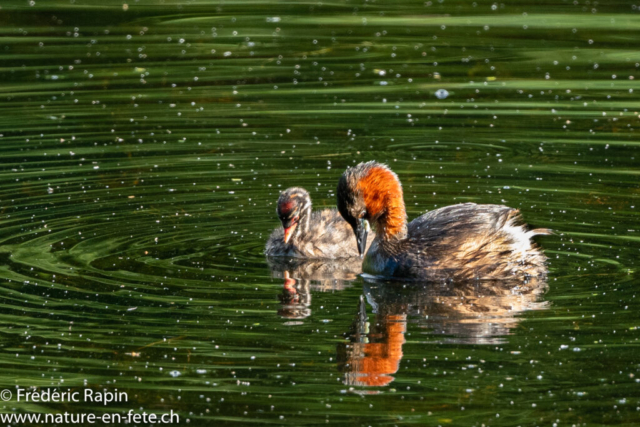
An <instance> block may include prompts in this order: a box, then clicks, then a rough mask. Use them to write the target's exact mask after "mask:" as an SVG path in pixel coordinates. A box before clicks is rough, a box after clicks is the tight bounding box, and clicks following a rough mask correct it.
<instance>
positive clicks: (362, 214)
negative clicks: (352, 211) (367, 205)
mask: <svg viewBox="0 0 640 427" xmlns="http://www.w3.org/2000/svg"><path fill="white" fill-rule="evenodd" d="M366 214H367V211H362V212H360V215H358V218H364V216H365V215H366Z"/></svg>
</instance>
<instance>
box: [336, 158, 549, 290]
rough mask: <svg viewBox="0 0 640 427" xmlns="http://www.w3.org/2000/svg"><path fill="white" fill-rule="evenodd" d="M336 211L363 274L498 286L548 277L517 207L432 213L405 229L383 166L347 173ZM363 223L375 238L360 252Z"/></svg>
mask: <svg viewBox="0 0 640 427" xmlns="http://www.w3.org/2000/svg"><path fill="white" fill-rule="evenodd" d="M337 199H338V210H339V211H340V214H341V215H342V216H343V218H344V219H345V220H346V221H347V222H348V223H349V224H350V225H351V227H352V228H353V231H354V233H355V235H356V238H357V241H358V250H359V252H360V254H361V255H362V254H365V253H366V256H365V259H364V263H363V266H362V269H363V271H364V272H365V273H368V274H372V275H375V276H379V277H384V278H399V279H413V280H420V279H421V280H440V279H451V280H469V279H481V280H492V279H493V280H502V279H508V278H510V279H513V278H514V277H521V278H524V277H526V276H540V275H544V274H545V273H546V266H545V261H546V257H545V256H544V255H543V254H542V253H541V252H540V251H539V250H538V248H537V246H536V245H535V243H532V242H531V238H532V237H533V236H535V235H539V234H551V231H550V230H547V229H535V230H530V231H528V229H527V227H526V226H525V225H523V224H522V218H521V216H520V213H519V211H518V210H517V209H512V208H509V207H507V206H502V205H477V204H475V203H463V204H458V205H453V206H447V207H444V208H440V209H436V210H433V211H431V212H428V213H425V214H424V215H422V216H420V217H418V218H416V219H414V220H413V221H411V222H410V223H409V224H407V214H406V211H405V205H404V199H403V196H402V186H401V184H400V180H399V179H398V177H397V176H396V174H395V173H393V172H392V171H391V170H390V169H389V168H388V167H387V166H386V165H383V164H380V163H376V162H367V163H360V164H359V165H357V166H355V167H352V168H349V169H347V170H346V171H345V172H344V174H343V175H342V177H340V181H339V183H338V191H337ZM367 221H368V222H370V223H371V224H372V225H373V226H374V228H375V230H376V236H375V239H374V241H373V243H372V244H371V247H370V248H369V250H368V252H365V247H364V244H363V243H364V242H365V241H366V239H367V227H366V225H368V224H367Z"/></svg>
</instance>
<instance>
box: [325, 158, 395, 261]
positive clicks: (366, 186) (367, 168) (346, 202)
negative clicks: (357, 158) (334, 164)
mask: <svg viewBox="0 0 640 427" xmlns="http://www.w3.org/2000/svg"><path fill="white" fill-rule="evenodd" d="M336 195H337V201H338V211H340V215H342V217H343V218H344V219H345V221H347V222H348V223H349V224H350V225H351V227H352V228H353V231H354V233H355V234H356V240H357V241H358V251H359V252H360V255H361V256H362V255H363V254H364V249H365V247H366V244H367V232H368V223H367V221H368V222H371V223H372V224H374V225H375V227H376V233H377V234H378V235H379V236H381V237H382V238H385V239H386V238H391V237H394V236H400V237H404V235H405V234H406V224H407V215H406V212H405V208H404V200H403V198H402V186H401V185H400V181H399V180H398V177H397V176H396V174H395V173H393V172H392V171H391V169H389V168H388V167H387V166H386V165H383V164H381V163H377V162H366V163H360V164H359V165H357V166H354V167H352V168H348V169H347V170H346V171H345V172H344V173H343V174H342V176H341V177H340V181H339V182H338V191H337V194H336Z"/></svg>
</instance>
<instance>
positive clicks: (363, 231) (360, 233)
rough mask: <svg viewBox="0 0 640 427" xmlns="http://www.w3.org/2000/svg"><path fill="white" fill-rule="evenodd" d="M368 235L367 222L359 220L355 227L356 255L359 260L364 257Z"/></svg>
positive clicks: (362, 219)
mask: <svg viewBox="0 0 640 427" xmlns="http://www.w3.org/2000/svg"><path fill="white" fill-rule="evenodd" d="M368 233H369V222H368V221H367V220H366V219H364V218H360V219H359V220H358V222H357V226H356V240H357V241H358V253H359V254H360V258H363V257H364V251H365V249H367V234H368Z"/></svg>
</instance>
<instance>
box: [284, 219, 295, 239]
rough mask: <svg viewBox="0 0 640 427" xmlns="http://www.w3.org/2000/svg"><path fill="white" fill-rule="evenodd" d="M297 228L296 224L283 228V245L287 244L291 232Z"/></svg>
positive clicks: (291, 234)
mask: <svg viewBox="0 0 640 427" xmlns="http://www.w3.org/2000/svg"><path fill="white" fill-rule="evenodd" d="M297 226H298V223H297V222H294V223H292V224H291V225H289V226H288V227H285V228H284V242H285V243H289V240H291V236H293V231H294V230H295V229H296V227H297Z"/></svg>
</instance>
